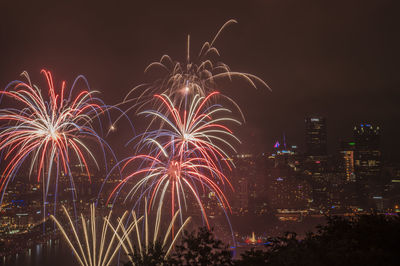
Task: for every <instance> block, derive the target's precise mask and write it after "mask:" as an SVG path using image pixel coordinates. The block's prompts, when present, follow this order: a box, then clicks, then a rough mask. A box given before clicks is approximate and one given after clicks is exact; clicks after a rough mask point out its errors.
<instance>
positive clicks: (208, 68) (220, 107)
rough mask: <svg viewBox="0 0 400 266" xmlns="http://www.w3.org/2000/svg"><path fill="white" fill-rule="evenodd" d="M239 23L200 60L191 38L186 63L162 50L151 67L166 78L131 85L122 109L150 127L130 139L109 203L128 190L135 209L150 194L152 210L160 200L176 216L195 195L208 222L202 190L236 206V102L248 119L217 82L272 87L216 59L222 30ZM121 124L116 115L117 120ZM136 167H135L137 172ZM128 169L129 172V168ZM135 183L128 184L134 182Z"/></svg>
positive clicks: (224, 204)
mask: <svg viewBox="0 0 400 266" xmlns="http://www.w3.org/2000/svg"><path fill="white" fill-rule="evenodd" d="M233 23H236V21H235V20H229V21H227V22H226V23H225V24H224V25H223V26H222V27H221V28H220V30H219V31H218V32H217V34H216V35H215V37H214V38H213V40H212V41H211V42H205V43H204V44H203V46H202V47H201V49H200V52H199V54H198V56H197V57H193V58H194V60H192V57H191V55H190V37H188V42H187V51H186V61H185V62H176V61H173V60H172V59H171V57H169V56H168V55H163V56H162V57H161V59H160V61H158V62H153V63H151V64H150V65H148V67H147V68H146V69H145V72H148V71H150V70H152V69H154V68H159V69H162V71H165V72H163V73H165V75H162V76H161V78H158V79H156V80H154V81H153V82H151V83H149V84H141V85H139V86H137V87H135V88H134V89H132V90H131V91H130V92H129V93H128V94H127V95H126V97H125V98H124V100H123V102H122V103H121V105H124V104H128V107H127V108H126V110H125V113H124V114H127V113H128V112H130V111H132V110H134V111H135V113H136V114H138V115H145V116H146V117H150V120H149V123H148V126H147V127H146V129H145V132H144V133H142V134H139V135H138V136H136V137H135V138H133V139H132V140H131V141H129V142H128V144H130V143H133V142H134V141H137V143H136V145H135V147H136V150H135V152H134V154H133V155H132V156H130V157H129V158H126V159H124V160H122V161H121V162H120V164H119V165H120V166H121V171H122V176H123V179H122V181H121V182H120V183H119V184H118V185H117V186H116V187H115V189H114V190H113V191H112V192H111V194H110V196H109V198H108V201H110V200H111V199H114V201H113V202H114V203H115V201H116V199H117V197H118V195H120V192H121V191H122V188H123V187H129V189H128V193H127V195H126V196H125V201H126V200H127V199H133V198H134V196H135V195H136V203H135V206H138V204H140V201H141V199H143V198H144V197H149V198H150V204H149V209H150V208H153V207H154V204H155V203H156V202H158V204H159V205H161V204H162V202H163V201H165V200H167V199H168V201H170V205H171V215H170V218H171V219H172V217H174V215H175V213H176V211H177V210H179V211H180V215H181V221H182V220H183V218H182V215H183V213H184V211H183V209H182V208H183V207H185V208H184V209H185V210H186V209H187V208H188V203H187V199H189V198H190V197H189V195H193V196H194V197H191V198H190V199H194V200H195V201H196V202H197V206H199V208H200V211H201V213H202V217H203V218H204V220H205V222H206V224H207V225H209V224H208V219H207V213H206V210H205V208H204V206H203V203H202V201H201V197H200V195H202V194H205V193H209V192H212V193H213V194H214V195H215V196H216V197H215V198H216V199H217V201H218V203H219V204H218V205H219V206H221V207H222V208H223V210H224V212H225V214H226V213H227V211H229V210H230V205H229V202H228V200H227V198H226V196H225V194H224V191H225V187H228V188H229V189H232V190H233V187H232V186H231V183H230V181H229V179H228V178H227V177H226V175H225V174H224V171H226V170H228V171H230V170H232V166H233V163H232V160H229V157H230V156H229V154H230V153H236V150H235V148H234V146H235V143H233V142H232V140H233V141H234V142H236V143H240V141H239V140H238V139H237V138H236V137H235V136H234V134H233V132H232V130H231V129H229V127H228V125H229V126H232V125H240V124H241V122H240V121H239V120H238V119H236V118H235V117H234V113H233V112H232V110H230V109H228V108H226V107H224V105H225V104H226V103H229V104H230V105H233V106H234V107H235V109H236V111H237V113H238V114H240V116H241V117H242V119H241V120H243V121H244V115H243V114H242V112H241V110H240V108H239V106H238V105H237V104H236V103H235V101H233V100H232V99H231V98H230V97H228V96H226V95H223V94H221V93H220V92H219V91H218V90H217V89H218V83H217V81H218V80H219V79H222V78H225V79H226V78H227V79H229V80H232V78H233V77H239V78H242V79H244V80H245V81H247V82H248V83H249V84H250V85H251V86H253V87H254V88H257V84H261V85H262V86H265V87H267V88H269V87H268V85H267V84H266V83H265V82H264V81H263V80H261V79H260V78H258V77H257V76H254V75H252V74H248V73H242V72H236V71H231V70H230V68H229V66H228V65H226V64H225V63H222V62H215V61H213V59H214V58H215V57H218V56H219V55H220V53H219V51H218V49H217V48H216V47H215V42H216V40H217V39H218V37H219V35H220V34H221V32H222V31H223V30H224V29H225V28H226V27H227V26H228V25H230V24H233ZM116 121H118V119H117V120H116ZM132 167H136V169H135V170H133V171H132V170H131V169H132ZM128 169H129V170H128ZM128 184H129V185H128Z"/></svg>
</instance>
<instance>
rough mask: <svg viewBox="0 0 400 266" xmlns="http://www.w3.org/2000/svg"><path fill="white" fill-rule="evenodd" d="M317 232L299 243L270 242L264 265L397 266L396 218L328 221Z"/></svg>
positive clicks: (399, 228) (292, 238) (292, 239)
mask: <svg viewBox="0 0 400 266" xmlns="http://www.w3.org/2000/svg"><path fill="white" fill-rule="evenodd" d="M317 229H318V230H317V232H316V233H308V234H307V236H306V237H305V238H304V239H302V240H298V239H297V237H296V234H294V233H287V234H286V235H285V236H284V237H278V238H274V239H271V240H272V245H271V246H270V247H269V249H268V252H266V253H263V254H262V256H265V255H266V256H267V258H266V260H267V263H266V264H265V265H282V266H289V265H307V266H313V265H318V266H319V265H321V266H322V265H327V266H345V265H352V266H354V265H400V260H399V257H398V254H399V253H398V252H399V248H400V218H399V217H398V216H395V217H387V216H384V215H362V216H359V217H355V218H353V219H347V218H343V217H328V222H327V224H326V225H323V226H318V227H317ZM253 257H254V256H253ZM243 259H245V258H244V257H243Z"/></svg>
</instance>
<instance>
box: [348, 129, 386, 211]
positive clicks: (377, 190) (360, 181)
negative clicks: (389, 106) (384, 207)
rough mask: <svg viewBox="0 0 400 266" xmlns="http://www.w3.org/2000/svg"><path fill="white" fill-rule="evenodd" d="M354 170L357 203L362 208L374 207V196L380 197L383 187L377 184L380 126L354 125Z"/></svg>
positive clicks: (379, 172)
mask: <svg viewBox="0 0 400 266" xmlns="http://www.w3.org/2000/svg"><path fill="white" fill-rule="evenodd" d="M353 134H354V140H355V143H356V145H355V151H354V171H355V174H356V183H357V186H358V190H359V193H358V195H359V201H358V202H359V204H360V206H362V207H364V208H371V207H372V208H373V207H376V200H375V199H376V198H381V197H382V193H383V191H382V190H383V189H382V188H381V186H379V185H378V183H379V181H380V176H381V170H382V154H381V150H380V147H379V142H380V135H381V133H380V128H379V126H373V125H372V124H370V123H361V124H359V125H356V126H355V127H354V130H353Z"/></svg>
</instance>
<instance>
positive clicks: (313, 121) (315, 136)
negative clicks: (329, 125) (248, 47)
mask: <svg viewBox="0 0 400 266" xmlns="http://www.w3.org/2000/svg"><path fill="white" fill-rule="evenodd" d="M305 123H306V154H307V155H326V154H327V136H326V119H325V118H324V117H321V116H309V117H307V118H306V119H305Z"/></svg>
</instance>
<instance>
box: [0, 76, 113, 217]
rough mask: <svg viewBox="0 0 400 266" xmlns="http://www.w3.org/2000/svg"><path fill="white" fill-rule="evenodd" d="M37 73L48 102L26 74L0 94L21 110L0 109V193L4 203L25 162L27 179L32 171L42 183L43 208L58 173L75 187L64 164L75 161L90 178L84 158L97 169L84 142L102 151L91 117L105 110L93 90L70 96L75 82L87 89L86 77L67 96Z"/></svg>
mask: <svg viewBox="0 0 400 266" xmlns="http://www.w3.org/2000/svg"><path fill="white" fill-rule="evenodd" d="M41 72H42V73H43V74H44V76H45V77H46V81H47V85H48V100H45V97H44V96H43V95H42V91H41V90H40V89H39V88H38V87H37V86H36V85H32V83H31V81H30V78H29V75H28V73H26V72H23V73H22V75H23V76H24V77H25V78H26V79H27V82H22V81H13V82H11V83H10V84H9V85H8V86H7V87H6V89H5V90H3V91H1V92H0V95H1V99H2V98H3V97H7V98H9V100H10V101H13V102H14V104H13V106H20V107H21V108H14V107H10V108H2V109H0V122H2V126H1V128H0V150H1V152H2V160H4V162H5V164H6V166H5V169H4V170H3V173H2V177H1V179H0V191H1V192H2V199H3V196H4V192H5V190H6V188H7V185H8V183H9V182H10V180H12V179H13V178H14V177H15V175H16V173H17V172H18V170H19V169H20V167H21V166H22V165H23V163H24V162H25V161H27V160H29V159H30V167H29V175H32V173H33V172H34V171H37V181H38V182H39V181H40V180H42V183H43V201H44V207H45V205H46V204H45V202H46V198H47V194H48V192H49V187H50V186H51V185H53V186H55V190H56V191H55V195H56V197H57V188H58V177H59V175H60V173H61V172H63V174H65V175H66V176H69V177H70V182H71V186H72V187H74V182H73V179H72V173H71V169H70V165H69V164H70V162H71V160H72V159H77V161H78V162H79V165H80V166H81V170H82V171H85V172H86V174H87V175H88V177H89V180H90V179H91V175H90V171H89V166H88V160H91V161H93V162H94V163H95V164H96V165H97V167H98V164H97V161H96V159H95V156H94V154H93V153H92V152H91V150H90V149H89V147H88V146H87V145H86V144H85V141H86V140H87V139H92V140H94V141H95V142H96V143H98V144H99V146H100V147H101V149H102V151H103V152H104V151H105V148H106V147H108V145H107V143H106V142H105V141H104V140H103V139H102V138H101V137H100V136H99V135H98V134H97V133H96V131H95V130H94V128H93V124H94V119H95V118H96V117H98V116H99V115H100V114H102V113H103V112H104V110H103V108H104V104H103V102H102V101H101V100H100V99H98V98H95V97H94V94H95V93H96V91H89V89H87V90H82V91H80V92H78V93H77V95H76V96H75V97H74V96H73V89H74V87H75V86H76V83H77V82H78V81H79V80H82V81H84V83H85V86H87V88H89V86H88V83H87V81H86V79H85V78H84V77H83V76H78V77H77V78H76V80H75V81H74V83H73V85H72V87H71V89H70V90H69V94H67V93H66V83H65V82H62V84H61V89H60V90H59V91H56V89H55V85H54V82H53V78H52V75H51V73H50V72H49V71H46V70H42V71H41ZM99 121H100V120H99ZM108 148H109V147H108ZM110 150H111V149H110ZM104 156H105V155H104ZM72 191H74V190H72ZM74 193H75V192H73V197H75V195H74ZM56 197H55V201H56ZM44 215H45V213H44Z"/></svg>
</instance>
